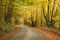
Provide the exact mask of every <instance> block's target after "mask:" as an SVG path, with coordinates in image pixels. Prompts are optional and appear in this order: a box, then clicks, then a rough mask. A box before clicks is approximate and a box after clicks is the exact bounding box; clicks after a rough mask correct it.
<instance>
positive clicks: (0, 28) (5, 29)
mask: <svg viewBox="0 0 60 40" xmlns="http://www.w3.org/2000/svg"><path fill="white" fill-rule="evenodd" d="M14 29H15V27H14V26H13V25H2V26H0V37H1V36H3V35H5V34H7V33H9V32H11V31H13V30H14Z"/></svg>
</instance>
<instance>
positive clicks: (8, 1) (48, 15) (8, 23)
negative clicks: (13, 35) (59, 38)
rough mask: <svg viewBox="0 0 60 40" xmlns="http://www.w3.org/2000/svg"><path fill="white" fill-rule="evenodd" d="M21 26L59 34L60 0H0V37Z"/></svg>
mask: <svg viewBox="0 0 60 40" xmlns="http://www.w3.org/2000/svg"><path fill="white" fill-rule="evenodd" d="M21 24H23V25H27V26H29V27H33V28H47V29H50V30H52V31H53V29H55V30H57V31H58V33H60V0H0V37H1V36H2V35H4V34H7V33H9V32H11V31H12V30H14V29H15V26H16V25H21Z"/></svg>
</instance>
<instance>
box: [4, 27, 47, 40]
mask: <svg viewBox="0 0 60 40" xmlns="http://www.w3.org/2000/svg"><path fill="white" fill-rule="evenodd" d="M19 27H20V26H19ZM4 40H46V39H45V37H44V35H43V34H41V33H40V32H38V31H36V30H33V29H32V28H26V27H20V30H19V31H17V32H16V33H15V34H13V35H11V36H10V37H8V38H6V39H4Z"/></svg>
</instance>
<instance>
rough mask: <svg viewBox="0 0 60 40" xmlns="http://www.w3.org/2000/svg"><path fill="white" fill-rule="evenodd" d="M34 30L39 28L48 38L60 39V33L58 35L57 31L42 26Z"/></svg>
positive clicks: (50, 39) (49, 39)
mask: <svg viewBox="0 0 60 40" xmlns="http://www.w3.org/2000/svg"><path fill="white" fill-rule="evenodd" d="M33 29H34V30H37V31H39V32H41V33H42V34H43V35H44V36H45V37H46V39H47V40H60V35H58V34H57V33H55V32H52V31H49V30H45V29H41V28H38V29H37V28H33Z"/></svg>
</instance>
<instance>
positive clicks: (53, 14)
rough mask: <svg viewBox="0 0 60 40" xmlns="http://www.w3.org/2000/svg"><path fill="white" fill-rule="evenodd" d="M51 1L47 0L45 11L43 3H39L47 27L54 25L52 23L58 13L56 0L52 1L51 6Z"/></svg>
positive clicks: (54, 21)
mask: <svg viewBox="0 0 60 40" xmlns="http://www.w3.org/2000/svg"><path fill="white" fill-rule="evenodd" d="M51 3H52V2H51V0H48V4H47V12H46V11H45V8H44V4H42V5H41V7H42V12H43V16H44V18H45V21H46V25H47V26H48V27H54V24H55V23H56V20H55V19H54V18H56V16H57V13H58V3H56V0H54V1H53V5H52V6H51V5H50V4H51ZM56 5H57V7H56ZM51 7H52V10H51Z"/></svg>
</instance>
